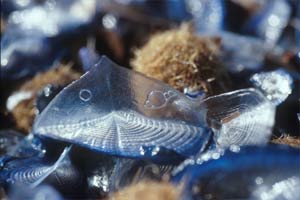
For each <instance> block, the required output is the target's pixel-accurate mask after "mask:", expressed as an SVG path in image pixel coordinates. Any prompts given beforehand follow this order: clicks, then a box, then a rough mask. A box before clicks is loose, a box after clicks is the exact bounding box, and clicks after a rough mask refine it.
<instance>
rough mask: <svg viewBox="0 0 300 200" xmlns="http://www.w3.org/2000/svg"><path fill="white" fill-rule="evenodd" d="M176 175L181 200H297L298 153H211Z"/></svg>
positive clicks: (281, 148) (248, 150)
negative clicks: (180, 188) (182, 187)
mask: <svg viewBox="0 0 300 200" xmlns="http://www.w3.org/2000/svg"><path fill="white" fill-rule="evenodd" d="M209 154H210V155H205V154H204V155H202V157H201V158H199V159H195V160H194V162H190V163H189V164H187V165H186V166H184V167H182V166H181V170H179V171H177V174H176V175H175V176H174V181H175V182H177V183H179V182H180V181H181V182H183V184H184V189H183V194H182V195H183V198H184V199H236V198H237V199H298V198H299V197H300V196H299V192H297V191H299V189H300V173H299V172H300V157H299V155H300V149H299V148H291V147H287V146H268V147H253V146H248V147H242V148H240V149H239V148H233V149H232V150H227V151H221V152H220V151H211V152H209Z"/></svg>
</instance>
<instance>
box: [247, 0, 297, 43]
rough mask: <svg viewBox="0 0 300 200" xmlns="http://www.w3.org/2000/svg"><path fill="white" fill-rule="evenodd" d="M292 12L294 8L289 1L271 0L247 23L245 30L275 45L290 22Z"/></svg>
mask: <svg viewBox="0 0 300 200" xmlns="http://www.w3.org/2000/svg"><path fill="white" fill-rule="evenodd" d="M291 13H292V9H291V7H290V5H289V4H288V2H287V1H285V0H274V1H269V3H266V4H265V5H264V7H263V8H262V9H261V10H260V11H259V12H258V13H257V14H255V15H254V16H252V17H251V19H250V20H249V21H248V22H247V23H246V25H245V27H244V32H246V33H249V34H253V35H256V36H258V37H260V38H262V39H263V40H265V41H266V43H268V44H271V45H274V44H276V42H277V40H278V39H279V37H280V36H281V34H282V31H283V29H284V28H285V26H286V25H287V24H288V21H289V18H290V15H291Z"/></svg>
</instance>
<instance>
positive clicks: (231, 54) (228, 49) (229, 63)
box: [216, 31, 269, 73]
mask: <svg viewBox="0 0 300 200" xmlns="http://www.w3.org/2000/svg"><path fill="white" fill-rule="evenodd" d="M216 36H220V37H221V39H222V43H221V48H222V52H221V55H220V58H221V60H222V61H223V62H224V63H225V66H226V67H227V69H228V70H229V71H230V72H232V73H239V72H242V71H244V70H247V71H248V70H249V71H257V70H259V69H260V68H261V67H262V63H263V62H264V59H265V55H266V53H267V51H268V49H269V47H268V46H266V45H264V42H263V40H261V39H259V38H255V37H249V36H243V35H238V34H234V33H230V32H225V31H224V32H221V33H219V34H216Z"/></svg>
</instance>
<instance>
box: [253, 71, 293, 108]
mask: <svg viewBox="0 0 300 200" xmlns="http://www.w3.org/2000/svg"><path fill="white" fill-rule="evenodd" d="M250 81H251V82H252V83H253V84H254V86H255V87H257V88H259V89H260V90H262V92H263V93H265V95H266V97H267V98H268V99H269V100H270V101H272V102H273V103H274V104H275V105H278V104H280V103H282V102H283V101H284V100H285V99H286V98H287V97H288V96H289V95H290V94H291V92H292V88H293V78H292V77H291V75H289V74H288V72H286V71H284V70H281V69H278V70H275V71H271V72H261V73H257V74H254V75H253V76H252V77H251V78H250Z"/></svg>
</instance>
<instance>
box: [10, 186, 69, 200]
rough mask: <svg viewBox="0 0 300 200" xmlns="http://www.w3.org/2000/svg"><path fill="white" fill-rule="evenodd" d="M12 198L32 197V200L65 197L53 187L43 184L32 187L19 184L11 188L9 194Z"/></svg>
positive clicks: (52, 199) (53, 199)
mask: <svg viewBox="0 0 300 200" xmlns="http://www.w3.org/2000/svg"><path fill="white" fill-rule="evenodd" d="M8 198H9V199H10V200H20V199H30V200H63V197H62V196H61V195H60V194H59V193H58V191H56V190H55V189H54V188H53V187H51V186H49V185H41V186H38V187H36V188H30V187H28V186H26V185H18V186H15V187H13V188H12V189H11V191H10V192H9V194H8Z"/></svg>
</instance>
